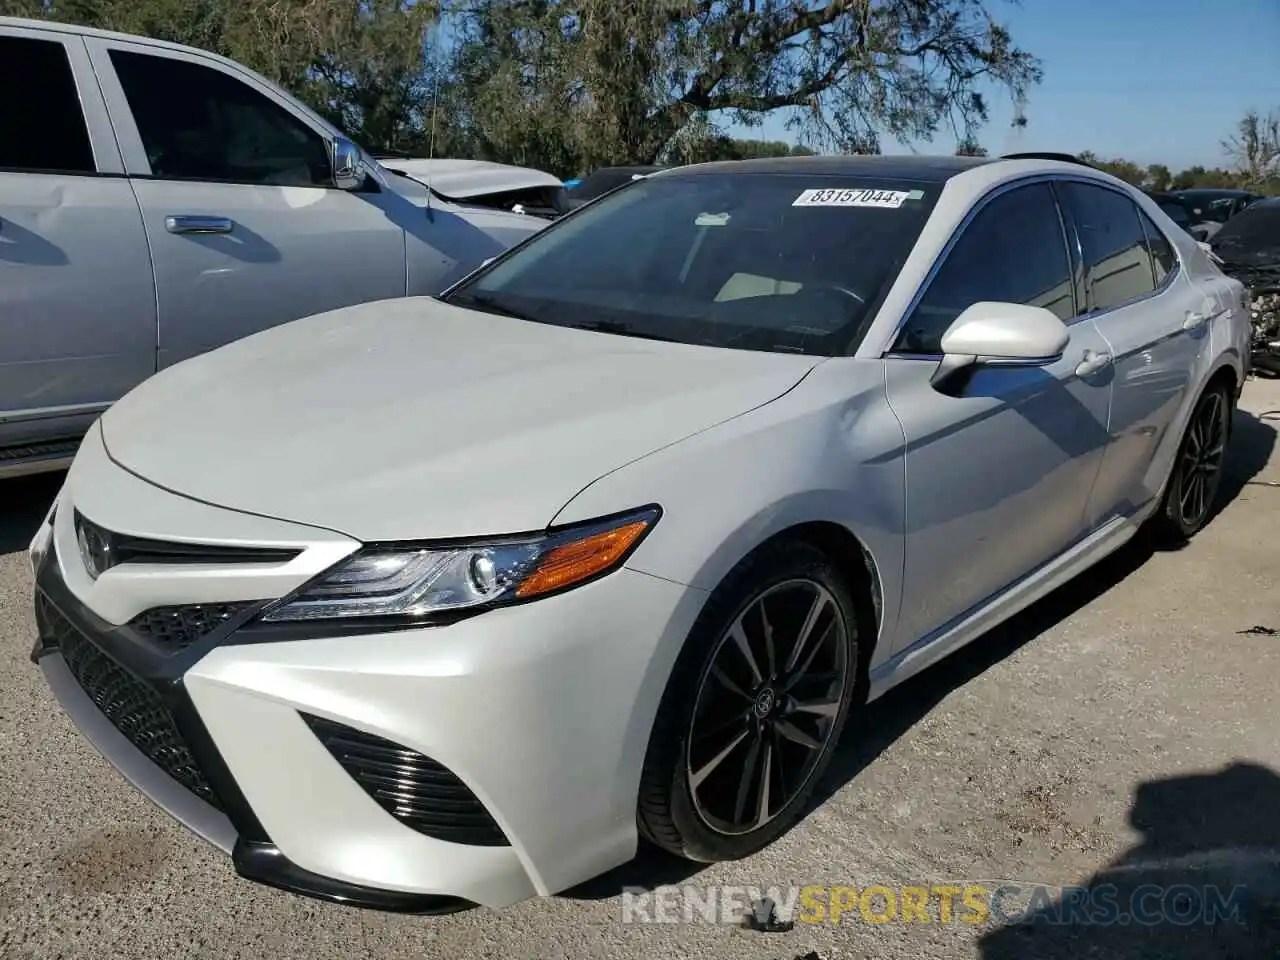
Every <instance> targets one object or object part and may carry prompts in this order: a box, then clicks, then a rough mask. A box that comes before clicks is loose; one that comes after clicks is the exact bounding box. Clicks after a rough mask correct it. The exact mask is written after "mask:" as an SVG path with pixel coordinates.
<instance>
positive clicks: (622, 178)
mask: <svg viewBox="0 0 1280 960" xmlns="http://www.w3.org/2000/svg"><path fill="white" fill-rule="evenodd" d="M661 169H662V168H661V167H605V168H603V169H601V170H597V171H595V173H589V174H587V175H586V176H585V177H583V178H582V179H581V180H579V181H578V182H577V183H576V184H574V186H573V187H571V188H570V190H569V195H570V196H571V197H573V199H575V200H580V201H582V202H583V203H585V202H586V201H588V200H594V199H595V198H596V197H598V196H600V195H602V194H605V193H608V192H609V191H610V190H612V189H613V188H614V187H620V186H622V185H623V184H624V183H630V182H631V181H632V180H634V179H636V178H637V177H645V176H648V175H649V174H651V173H654V172H656V171H658V170H661Z"/></svg>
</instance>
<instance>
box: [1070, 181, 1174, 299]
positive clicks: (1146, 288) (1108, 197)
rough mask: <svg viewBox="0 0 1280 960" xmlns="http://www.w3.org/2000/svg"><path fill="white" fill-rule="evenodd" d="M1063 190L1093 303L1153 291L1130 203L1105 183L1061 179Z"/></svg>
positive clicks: (1134, 209)
mask: <svg viewBox="0 0 1280 960" xmlns="http://www.w3.org/2000/svg"><path fill="white" fill-rule="evenodd" d="M1062 190H1063V194H1064V195H1065V196H1066V197H1067V198H1068V203H1069V205H1070V207H1071V210H1072V212H1073V213H1074V215H1075V221H1076V229H1077V231H1079V234H1080V247H1081V250H1082V251H1083V253H1084V265H1085V277H1086V283H1087V284H1088V287H1089V289H1090V297H1091V300H1090V304H1091V306H1092V308H1093V309H1094V310H1107V309H1109V308H1111V307H1114V306H1116V305H1117V304H1121V303H1124V302H1125V301H1127V300H1132V299H1134V298H1135V297H1141V296H1143V295H1145V294H1148V293H1151V291H1152V290H1154V289H1155V277H1154V273H1153V271H1152V266H1151V256H1150V255H1149V254H1148V253H1147V237H1146V234H1145V233H1143V231H1142V222H1141V221H1140V220H1139V219H1138V213H1139V211H1138V208H1137V206H1136V205H1135V204H1134V202H1133V201H1132V200H1130V199H1129V198H1128V197H1126V196H1125V195H1124V194H1122V193H1119V192H1117V191H1115V190H1108V189H1107V188H1106V187H1094V186H1089V185H1088V184H1082V183H1065V184H1063V185H1062Z"/></svg>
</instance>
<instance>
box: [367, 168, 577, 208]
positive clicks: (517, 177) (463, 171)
mask: <svg viewBox="0 0 1280 960" xmlns="http://www.w3.org/2000/svg"><path fill="white" fill-rule="evenodd" d="M378 162H379V163H380V164H382V165H383V166H384V167H387V168H388V169H391V170H399V171H400V172H401V173H404V174H407V175H408V176H410V177H412V178H413V179H414V180H416V181H417V182H419V183H421V184H424V185H429V186H430V187H431V189H433V190H434V191H436V193H438V194H440V195H441V196H443V197H449V198H451V199H454V200H468V199H471V198H474V197H483V196H486V195H488V194H493V193H509V192H511V191H514V190H532V189H534V188H540V187H552V188H556V189H563V187H564V184H562V183H561V182H560V180H559V179H558V178H557V177H554V176H552V175H551V174H549V173H544V172H543V171H541V170H534V169H532V168H530V167H513V166H511V165H509V164H505V163H490V162H488V161H485V160H449V159H437V160H379V161H378Z"/></svg>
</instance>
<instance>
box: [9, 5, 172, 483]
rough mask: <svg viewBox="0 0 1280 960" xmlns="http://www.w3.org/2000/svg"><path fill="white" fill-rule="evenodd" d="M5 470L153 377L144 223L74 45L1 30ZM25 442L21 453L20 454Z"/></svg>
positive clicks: (68, 436) (71, 437)
mask: <svg viewBox="0 0 1280 960" xmlns="http://www.w3.org/2000/svg"><path fill="white" fill-rule="evenodd" d="M0 90H3V91H6V92H5V93H3V94H0V467H2V466H3V465H4V460H5V459H6V456H5V453H4V448H6V447H7V448H9V457H8V459H14V458H17V457H19V456H33V455H36V454H38V453H47V452H49V451H46V450H43V449H32V447H31V445H32V444H36V443H40V442H44V441H61V440H66V441H67V443H66V444H62V445H61V446H62V447H64V448H66V450H65V452H71V451H73V450H74V441H75V440H77V439H78V438H79V436H80V435H81V434H83V433H84V431H85V430H86V429H87V428H88V427H89V425H90V424H91V423H92V422H93V420H94V419H95V418H96V417H97V416H98V414H100V413H101V412H102V411H103V410H104V409H106V407H107V406H108V404H110V403H112V402H113V401H115V400H118V399H119V398H120V397H121V395H123V394H124V393H125V392H126V391H128V390H129V389H131V388H132V387H133V386H134V385H135V384H137V383H139V382H140V381H141V380H143V379H145V378H146V377H148V376H150V375H151V374H152V373H153V372H154V371H155V343H156V340H155V338H156V305H155V287H154V285H153V282H152V274H151V260H150V257H149V256H148V254H147V238H146V235H145V234H144V233H143V229H142V218H141V216H140V215H139V213H138V204H137V201H136V200H135V199H134V196H133V191H132V190H131V189H130V188H129V182H128V181H127V180H125V179H123V178H121V177H120V176H119V174H120V173H121V172H123V171H122V166H121V163H120V154H119V151H117V150H116V146H115V141H114V140H113V139H112V136H111V128H110V127H109V126H108V125H107V122H106V114H105V112H104V111H103V107H102V100H101V97H100V96H99V95H98V88H97V84H96V83H95V81H94V79H93V72H92V70H91V68H90V66H89V61H88V57H87V56H86V54H85V51H84V45H83V43H82V42H81V40H80V38H79V37H77V36H70V35H68V34H65V33H54V32H51V31H43V30H40V29H36V28H27V27H16V26H7V25H0ZM19 446H21V447H22V448H23V449H22V451H19V450H17V449H16V448H18V447H19Z"/></svg>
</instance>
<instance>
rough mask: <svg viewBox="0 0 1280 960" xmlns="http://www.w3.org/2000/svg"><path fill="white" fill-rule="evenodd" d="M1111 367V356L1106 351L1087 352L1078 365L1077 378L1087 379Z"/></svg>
mask: <svg viewBox="0 0 1280 960" xmlns="http://www.w3.org/2000/svg"><path fill="white" fill-rule="evenodd" d="M1109 366H1111V354H1109V353H1107V352H1106V351H1105V350H1086V351H1085V352H1084V356H1083V357H1081V358H1080V362H1079V363H1078V364H1076V376H1077V377H1087V376H1090V375H1091V374H1095V373H1097V372H1098V371H1099V370H1104V369H1106V368H1107V367H1109Z"/></svg>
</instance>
